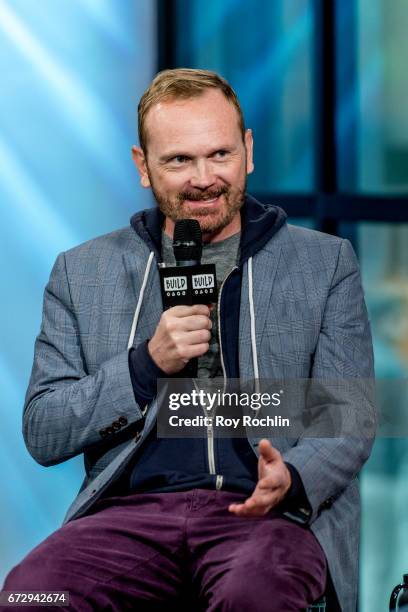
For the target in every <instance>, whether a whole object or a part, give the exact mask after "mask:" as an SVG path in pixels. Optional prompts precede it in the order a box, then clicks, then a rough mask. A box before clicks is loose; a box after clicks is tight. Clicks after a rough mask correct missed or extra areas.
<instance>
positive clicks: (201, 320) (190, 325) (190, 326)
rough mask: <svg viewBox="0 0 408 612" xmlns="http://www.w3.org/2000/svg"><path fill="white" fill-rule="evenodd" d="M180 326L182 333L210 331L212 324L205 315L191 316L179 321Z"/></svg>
mask: <svg viewBox="0 0 408 612" xmlns="http://www.w3.org/2000/svg"><path fill="white" fill-rule="evenodd" d="M180 324H181V326H182V329H183V330H184V331H195V330H196V329H211V328H212V322H211V319H210V317H206V316H205V315H192V316H190V317H183V318H181V319H180Z"/></svg>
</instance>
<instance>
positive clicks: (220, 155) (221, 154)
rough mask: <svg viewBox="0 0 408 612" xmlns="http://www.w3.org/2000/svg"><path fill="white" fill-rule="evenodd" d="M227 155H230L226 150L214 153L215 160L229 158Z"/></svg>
mask: <svg viewBox="0 0 408 612" xmlns="http://www.w3.org/2000/svg"><path fill="white" fill-rule="evenodd" d="M227 155H228V151H226V150H225V149H220V150H219V151H216V152H215V153H214V157H215V159H223V158H225V157H227Z"/></svg>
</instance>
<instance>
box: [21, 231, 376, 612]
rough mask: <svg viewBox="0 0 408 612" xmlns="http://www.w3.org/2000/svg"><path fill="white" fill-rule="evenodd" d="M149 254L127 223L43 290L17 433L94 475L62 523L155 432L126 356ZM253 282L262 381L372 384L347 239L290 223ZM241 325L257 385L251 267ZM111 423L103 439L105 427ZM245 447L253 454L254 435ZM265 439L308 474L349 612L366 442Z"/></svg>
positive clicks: (320, 533)
mask: <svg viewBox="0 0 408 612" xmlns="http://www.w3.org/2000/svg"><path fill="white" fill-rule="evenodd" d="M148 257H149V249H148V247H147V245H146V244H145V243H144V242H143V241H142V239H141V238H140V237H139V236H138V235H137V234H136V233H135V232H134V230H133V229H132V228H130V227H129V228H125V229H122V230H119V231H116V232H113V233H111V234H108V235H106V236H102V237H100V238H96V239H95V240H91V241H89V242H87V243H85V244H83V245H80V246H79V247H76V248H74V249H72V250H70V251H67V252H66V253H62V254H60V255H59V256H58V258H57V260H56V263H55V265H54V268H53V270H52V273H51V277H50V280H49V283H48V285H47V287H46V289H45V297H44V309H43V320H42V326H41V331H40V334H39V336H38V338H37V340H36V345H35V357H34V365H33V370H32V374H31V379H30V383H29V387H28V390H27V395H26V402H25V407H24V417H23V432H24V438H25V441H26V444H27V448H28V450H29V452H30V453H31V455H32V456H33V457H34V458H35V459H36V460H37V461H38V462H39V463H40V464H42V465H45V466H49V465H54V464H56V463H59V462H61V461H65V460H67V459H69V458H70V457H74V456H75V455H77V454H79V453H84V464H85V471H86V477H85V480H84V482H83V484H82V487H81V489H80V492H79V494H78V496H77V497H76V499H75V500H74V502H73V503H72V505H71V506H70V508H69V510H68V512H67V515H66V517H65V520H64V522H67V521H70V520H73V519H75V518H78V517H80V516H81V515H83V514H84V513H85V512H86V511H87V510H88V509H89V508H90V507H91V506H92V504H94V503H95V501H96V500H97V499H98V498H99V497H100V496H101V495H102V494H103V492H104V491H106V489H107V488H108V487H109V486H110V485H111V484H112V483H113V482H114V481H115V480H117V478H118V477H119V475H120V474H121V473H122V472H123V470H124V468H125V467H126V465H127V463H128V462H129V460H130V459H131V457H132V456H133V455H134V453H135V451H136V449H138V447H139V446H140V445H141V444H142V442H143V440H144V439H145V438H146V436H147V435H148V433H149V431H150V430H151V429H152V427H153V426H154V422H155V418H156V413H157V401H156V399H155V400H153V402H152V403H151V404H150V406H149V408H148V411H147V413H146V421H145V426H144V428H142V427H141V425H140V423H141V417H142V408H143V407H141V406H138V405H137V403H136V401H135V397H134V394H133V388H132V383H131V379H130V375H129V367H128V348H127V343H128V338H129V332H130V329H131V326H132V320H133V315H134V311H135V306H136V303H137V300H138V296H139V293H140V289H141V285H142V281H143V278H144V274H145V268H146V262H147V260H148ZM155 263H156V262H155V261H154V260H153V265H152V267H151V270H150V273H149V275H148V279H147V284H146V287H145V293H144V299H143V302H142V304H141V310H140V314H139V320H138V325H137V328H136V333H135V337H134V345H135V346H136V345H138V344H139V343H140V342H142V341H144V340H145V339H147V338H150V337H151V336H152V335H153V333H154V331H155V328H156V326H157V324H158V321H159V319H160V316H161V313H162V305H161V297H160V285H159V276H158V272H157V267H156V265H155ZM253 286H254V288H255V290H254V309H255V313H256V343H257V352H258V364H259V376H260V378H296V377H298V378H308V377H314V378H322V379H323V378H326V379H327V378H330V379H333V378H336V379H340V378H370V377H372V376H373V357H372V345H371V336H370V328H369V322H368V319H367V312H366V307H365V304H364V296H363V291H362V288H361V281H360V274H359V271H358V265H357V262H356V258H355V255H354V253H353V250H352V248H351V246H350V244H349V242H348V241H346V240H342V239H339V238H336V237H333V236H329V235H326V234H322V233H319V232H315V231H311V230H307V229H303V228H299V227H295V226H291V225H284V226H283V227H282V229H281V230H280V231H279V232H278V233H277V234H276V235H275V236H273V238H271V240H270V241H269V242H268V243H267V244H266V246H265V247H264V248H263V249H262V250H261V251H260V252H258V253H257V254H256V255H255V256H254V257H253ZM239 328H240V330H239V339H240V344H239V367H240V376H241V377H242V378H245V379H250V378H251V377H253V360H252V348H251V338H250V323H249V301H248V270H247V266H246V265H245V267H244V271H243V280H242V288H241V306H240V318H239ZM121 417H122V418H121ZM113 423H115V424H116V426H115V428H113V433H112V434H111V436H110V438H109V442H110V443H109V444H107V439H106V438H105V439H104V441H102V439H101V433H100V432H101V430H103V429H105V428H106V427H107V426H112V424H113ZM249 441H250V443H251V445H252V447H253V449H254V451H255V452H257V444H258V442H259V440H258V439H249ZM102 442H103V443H102ZM271 442H272V444H273V445H274V446H275V447H277V448H278V449H279V450H280V452H281V453H282V454H283V457H284V460H285V461H288V462H290V463H292V464H293V465H294V466H295V467H296V468H297V470H298V472H299V474H300V476H301V478H302V481H303V484H304V487H305V490H306V493H307V496H308V499H309V501H310V504H311V507H312V515H311V516H310V517H309V519H308V522H309V524H310V528H311V529H312V531H313V532H314V534H315V535H316V537H317V539H318V541H319V542H320V544H321V546H322V548H323V550H324V552H325V554H326V558H327V560H328V565H329V569H330V574H331V577H332V580H333V584H334V586H335V589H336V592H337V595H338V598H339V601H340V604H341V608H342V610H344V611H345V612H350V611H352V610H355V607H356V598H357V587H358V543H359V515H360V507H359V489H358V483H357V480H356V476H357V474H358V472H359V470H360V469H361V467H362V465H363V463H364V462H365V461H366V459H367V457H368V455H369V453H370V449H371V444H372V440H370V439H368V438H366V439H364V438H360V439H359V438H351V437H342V438H320V439H319V438H300V439H298V440H294V439H286V438H276V439H273V438H271Z"/></svg>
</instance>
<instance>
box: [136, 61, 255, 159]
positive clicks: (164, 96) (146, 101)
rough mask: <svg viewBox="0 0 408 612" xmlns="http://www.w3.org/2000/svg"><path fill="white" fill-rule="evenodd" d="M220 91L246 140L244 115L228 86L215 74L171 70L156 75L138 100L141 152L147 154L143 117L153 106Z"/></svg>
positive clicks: (190, 69)
mask: <svg viewBox="0 0 408 612" xmlns="http://www.w3.org/2000/svg"><path fill="white" fill-rule="evenodd" d="M210 88H214V89H219V90H220V91H222V93H223V94H224V96H225V97H226V99H227V100H228V102H230V103H231V104H232V105H233V106H234V107H235V109H236V111H237V113H238V124H239V128H240V131H241V134H242V140H244V137H245V124H244V116H243V113H242V109H241V105H240V103H239V101H238V97H237V94H236V93H235V91H234V90H233V89H232V87H231V85H230V84H229V83H228V82H227V81H226V80H225V79H224V78H223V77H221V76H219V75H218V74H217V73H216V72H211V71H210V70H197V69H194V68H174V69H172V70H162V71H161V72H159V73H158V74H157V75H156V76H155V77H154V79H153V81H152V82H151V84H150V85H149V87H148V88H147V89H146V91H145V92H144V94H143V96H142V97H141V98H140V102H139V105H138V107H137V111H138V130H139V142H140V146H141V148H142V150H143V152H144V153H145V154H146V152H147V134H146V115H147V113H148V112H149V110H150V109H151V108H152V106H154V105H155V104H158V103H159V102H162V101H164V100H173V99H174V100H188V99H189V98H197V97H199V96H201V95H202V94H203V93H204V92H205V91H206V90H207V89H210Z"/></svg>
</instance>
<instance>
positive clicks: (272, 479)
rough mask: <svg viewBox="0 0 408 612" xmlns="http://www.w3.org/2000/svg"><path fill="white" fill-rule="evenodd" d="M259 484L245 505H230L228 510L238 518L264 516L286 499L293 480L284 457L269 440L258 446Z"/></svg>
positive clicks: (262, 441) (261, 442)
mask: <svg viewBox="0 0 408 612" xmlns="http://www.w3.org/2000/svg"><path fill="white" fill-rule="evenodd" d="M258 450H259V459H258V484H257V485H256V487H255V489H254V492H253V493H252V495H251V497H248V499H247V500H245V502H244V503H243V504H230V505H229V506H228V510H229V511H230V512H233V513H234V514H236V515H237V516H264V515H265V514H267V513H268V512H269V510H271V509H272V508H274V507H275V506H277V505H278V504H279V503H280V502H281V501H282V500H283V498H284V497H285V495H286V493H287V492H288V491H289V489H290V486H291V484H292V478H291V475H290V472H289V470H288V468H287V467H286V465H285V463H284V461H283V459H282V455H281V454H280V452H279V451H278V450H277V449H276V448H274V447H273V446H272V445H271V443H270V442H269V441H268V440H261V441H260V443H259V446H258Z"/></svg>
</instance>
